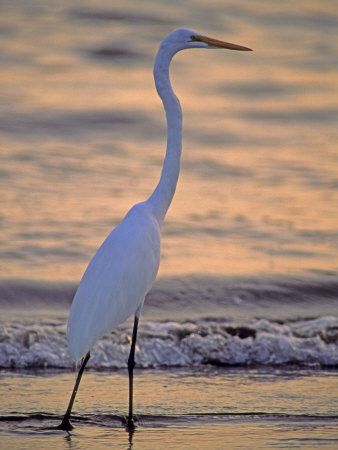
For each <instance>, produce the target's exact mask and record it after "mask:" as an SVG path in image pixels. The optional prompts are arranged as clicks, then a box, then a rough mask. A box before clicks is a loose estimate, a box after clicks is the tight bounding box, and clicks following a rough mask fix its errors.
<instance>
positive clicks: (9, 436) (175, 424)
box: [0, 367, 338, 449]
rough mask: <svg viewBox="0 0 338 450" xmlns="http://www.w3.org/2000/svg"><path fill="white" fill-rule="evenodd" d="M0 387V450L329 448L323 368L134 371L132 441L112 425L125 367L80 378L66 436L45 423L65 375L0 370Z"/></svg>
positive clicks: (337, 437)
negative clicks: (8, 449) (48, 448)
mask: <svg viewBox="0 0 338 450" xmlns="http://www.w3.org/2000/svg"><path fill="white" fill-rule="evenodd" d="M1 381H2V382H1V388H0V389H1V398H2V399H4V400H3V402H2V404H1V412H0V414H1V415H0V418H1V421H2V424H3V425H5V428H2V431H1V432H0V433H1V441H2V443H3V444H4V445H5V448H6V444H7V443H8V444H9V443H10V446H11V448H13V446H15V447H16V448H27V447H25V445H27V442H29V445H30V446H31V447H32V446H34V447H35V448H46V446H53V448H68V447H69V446H71V447H72V448H78V447H79V448H91V447H92V446H93V445H94V444H95V443H96V445H99V446H100V448H101V447H102V448H105V447H108V446H110V447H111V446H112V445H113V446H114V448H128V445H129V440H132V443H133V448H154V447H156V448H258V447H259V448H271V447H277V448H309V449H310V448H315V447H318V446H320V447H323V448H334V446H335V444H336V443H337V442H338V434H337V428H336V424H337V420H338V417H337V406H338V405H337V398H334V396H333V395H332V394H333V392H334V390H335V389H336V384H335V382H336V373H335V372H330V371H311V370H308V369H307V370H294V369H282V370H274V371H272V370H270V369H255V370H253V369H251V370H247V369H219V368H218V369H217V368H207V367H206V368H205V369H204V370H197V371H186V370H180V371H178V370H175V371H168V370H166V371H136V377H135V387H136V391H135V409H136V412H137V424H138V427H137V428H136V431H135V433H134V435H129V434H128V433H127V432H126V431H125V429H124V426H123V423H122V421H123V417H124V415H125V414H126V406H127V395H128V394H127V372H126V371H119V372H101V373H97V372H88V373H87V374H86V376H85V377H84V378H83V384H82V386H81V389H80V391H79V393H78V399H77V402H76V404H75V407H74V419H73V425H75V429H74V431H72V432H71V433H70V435H67V433H65V432H61V431H56V430H53V429H51V427H53V426H57V425H58V424H59V422H60V420H61V416H62V413H63V408H64V407H65V398H64V392H65V391H67V390H69V389H70V387H71V386H72V383H73V381H74V377H73V375H71V374H69V373H48V372H37V373H35V374H30V373H29V372H28V373H20V372H19V373H11V372H2V373H1ZM51 386H53V389H51ZM13 404H15V408H13ZM41 405H43V407H41ZM98 443H99V444H98ZM31 447H30V448H31Z"/></svg>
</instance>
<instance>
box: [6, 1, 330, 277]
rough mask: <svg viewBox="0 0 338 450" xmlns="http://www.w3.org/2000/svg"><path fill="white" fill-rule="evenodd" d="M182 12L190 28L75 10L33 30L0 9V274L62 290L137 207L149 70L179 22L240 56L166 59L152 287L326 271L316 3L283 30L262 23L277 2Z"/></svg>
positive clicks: (326, 82) (324, 132)
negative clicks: (176, 113) (159, 234)
mask: <svg viewBox="0 0 338 450" xmlns="http://www.w3.org/2000/svg"><path fill="white" fill-rule="evenodd" d="M61 3H62V2H61ZM62 4H63V3H62ZM198 5H199V8H201V11H202V12H203V11H204V9H205V11H208V14H209V15H203V14H202V13H201V15H199V16H194V17H193V19H190V18H189V13H190V9H189V8H188V6H182V10H180V14H179V15H181V16H182V22H183V19H185V22H186V23H181V20H177V14H178V13H177V11H175V9H174V7H173V8H171V7H169V5H168V6H163V5H162V6H161V8H162V9H161V8H160V9H159V7H156V8H155V9H154V4H153V3H152V2H147V3H146V4H145V6H144V8H145V9H144V14H150V15H155V16H156V17H159V18H160V17H162V18H163V17H167V20H168V23H165V21H164V23H162V24H161V25H159V24H157V25H156V24H155V23H154V24H153V25H152V26H149V25H146V24H145V23H143V22H142V20H141V21H140V22H135V21H134V22H128V20H126V22H123V21H122V22H119V23H117V22H114V21H113V22H109V20H101V21H100V20H98V19H92V20H90V18H89V19H88V17H87V16H86V15H85V14H84V13H83V11H87V10H88V11H91V8H93V5H92V3H91V2H89V1H88V2H85V5H82V6H81V7H80V6H76V7H74V8H73V9H67V8H68V6H67V5H66V3H64V4H63V8H64V9H62V8H61V9H56V10H55V11H54V13H55V14H54V15H53V17H51V16H50V14H47V12H46V11H42V12H41V13H40V15H37V17H36V20H35V22H34V27H33V26H32V25H29V24H28V23H27V22H26V21H25V20H24V19H25V16H24V13H22V14H21V15H20V14H19V15H18V16H15V12H14V11H12V10H9V9H8V10H7V11H5V12H4V15H3V18H2V22H3V23H7V24H10V23H13V30H14V31H13V32H12V33H11V34H9V35H7V36H6V38H5V39H4V42H3V47H4V49H5V53H6V55H8V56H7V59H6V60H5V63H4V64H3V66H2V78H1V81H0V88H1V91H2V92H3V93H4V94H3V95H4V96H5V100H6V104H3V106H2V107H1V110H0V111H1V117H2V124H3V125H2V131H3V139H2V147H3V148H2V153H1V158H2V173H3V182H2V185H1V196H2V203H3V209H2V236H3V257H2V260H1V264H2V276H3V277H5V278H9V277H16V278H17V277H18V278H43V279H71V280H78V279H79V278H80V277H81V274H82V272H83V270H84V269H85V267H86V265H87V263H88V261H89V259H90V257H91V256H92V255H93V253H94V252H95V250H96V248H97V247H98V246H99V245H100V243H101V242H102V240H103V239H104V238H105V236H106V235H107V234H108V233H109V232H110V230H111V229H112V228H113V227H114V226H115V225H116V224H117V223H118V222H119V220H121V218H122V217H123V216H124V214H125V213H126V212H127V210H128V209H129V208H130V207H131V206H132V205H133V204H134V203H136V202H138V201H142V200H144V199H145V198H147V197H148V196H149V195H150V193H151V192H152V190H153V188H154V187H155V185H156V183H157V180H158V178H159V174H160V170H161V165H162V160H163V157H164V151H165V134H166V129H165V123H164V114H163V110H162V105H161V103H160V100H159V98H158V97H157V95H156V92H155V89H154V86H153V79H152V63H153V58H154V55H155V52H156V49H157V47H158V44H159V42H160V40H161V38H162V37H163V36H164V35H165V34H166V33H167V32H169V31H170V30H171V29H172V28H176V27H178V26H182V25H186V26H189V27H194V28H196V29H198V30H199V31H202V32H205V34H208V35H214V36H215V37H217V38H221V39H225V40H229V41H233V42H236V43H238V44H243V45H248V46H249V47H252V48H253V49H254V52H252V53H251V54H240V53H235V52H226V51H220V50H218V51H210V52H206V51H199V50H194V51H190V52H188V51H186V52H182V53H181V54H179V55H177V56H176V57H175V60H174V62H173V65H172V71H171V73H172V82H173V86H174V89H175V91H176V93H177V95H178V97H179V98H180V100H181V103H182V108H183V113H184V140H183V155H182V171H181V176H180V180H179V184H178V188H177V192H176V196H175V198H174V202H173V204H172V206H171V208H170V210H169V213H168V215H167V220H166V222H165V225H164V227H163V247H162V263H161V267H160V275H163V276H167V275H179V274H181V275H186V274H190V273H209V274H218V275H227V274H230V275H239V274H257V273H265V274H266V273H267V274H269V273H270V274H275V273H281V274H309V273H313V272H318V271H319V272H322V271H324V272H334V273H335V272H336V271H337V267H338V266H337V256H336V255H337V252H336V248H337V236H338V229H337V223H338V221H337V208H336V205H337V200H338V199H337V188H338V184H337V179H338V173H337V156H336V155H337V152H336V138H337V126H336V120H334V117H335V118H336V117H337V114H336V113H337V111H338V94H337V86H338V81H337V77H336V70H335V69H336V64H337V62H336V58H335V55H336V54H337V40H334V39H333V37H334V35H335V33H336V31H335V28H334V27H333V25H332V23H331V22H329V20H328V19H327V20H326V22H325V21H324V19H323V21H322V22H320V21H319V20H318V21H317V19H316V18H317V16H318V17H321V15H322V16H323V17H324V15H325V17H329V16H330V14H333V11H332V3H331V2H329V1H324V2H310V4H309V3H308V2H305V1H302V2H300V3H298V4H297V8H298V9H297V10H296V11H293V14H294V16H292V17H293V21H292V20H291V21H289V22H287V23H288V25H285V23H286V22H285V23H284V22H283V21H282V19H281V21H278V20H277V19H276V17H283V14H285V16H286V17H288V18H289V19H290V14H291V12H290V10H288V9H287V5H286V6H285V5H284V7H283V5H274V4H269V3H267V2H265V1H262V2H260V3H259V4H258V5H256V7H255V9H256V11H250V8H251V7H249V6H247V8H248V10H247V11H246V12H245V13H244V10H243V14H241V15H240V14H238V13H237V12H236V9H233V8H234V5H232V3H229V9H227V10H226V8H224V7H223V5H222V4H221V3H220V2H212V3H208V5H207V4H206V2H198ZM241 5H242V3H241ZM243 5H244V4H243ZM243 5H242V7H243V8H244V6H243ZM96 6H97V7H98V8H102V9H104V8H106V9H107V8H108V6H109V5H108V4H107V3H105V2H100V4H99V5H96ZM81 8H82V9H81ZM86 8H87V9H86ZM163 8H164V10H163ZM166 8H167V10H166ZM257 8H258V9H257ZM134 9H135V4H134V2H132V1H131V2H127V3H126V5H125V6H124V11H125V12H127V11H134ZM231 13H232V14H231ZM126 14H127V13H126ZM84 17H87V19H84ZM269 18H270V19H269ZM272 19H273V20H272ZM332 20H333V19H332ZM274 21H275V22H274ZM192 22H193V23H192Z"/></svg>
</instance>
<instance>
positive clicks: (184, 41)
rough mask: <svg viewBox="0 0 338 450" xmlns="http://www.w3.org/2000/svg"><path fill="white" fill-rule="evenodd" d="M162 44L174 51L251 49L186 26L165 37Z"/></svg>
mask: <svg viewBox="0 0 338 450" xmlns="http://www.w3.org/2000/svg"><path fill="white" fill-rule="evenodd" d="M162 44H163V45H165V46H167V45H168V46H170V47H171V49H172V51H173V52H174V53H176V52H178V51H180V50H184V49H189V48H209V49H210V48H224V49H229V50H239V51H251V49H250V48H248V47H243V46H242V45H237V44H231V43H229V42H224V41H219V40H218V39H214V38H210V37H207V36H204V35H203V34H200V33H197V32H196V31H193V30H188V29H186V28H179V29H177V30H174V31H173V32H172V33H170V34H169V35H168V36H167V37H166V39H164V41H163V43H162Z"/></svg>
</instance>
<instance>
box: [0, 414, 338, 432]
mask: <svg viewBox="0 0 338 450" xmlns="http://www.w3.org/2000/svg"><path fill="white" fill-rule="evenodd" d="M62 418H63V416H61V415H57V414H53V413H44V412H37V413H23V414H9V415H1V416H0V422H28V421H41V422H43V421H53V422H54V421H55V422H57V423H58V422H59V421H61V420H62ZM212 418H214V419H236V418H237V419H239V418H241V419H251V420H252V419H265V420H283V421H323V420H324V421H337V420H338V415H327V414H292V413H271V412H265V411H245V412H206V413H182V414H140V415H136V416H135V421H136V422H137V423H139V424H140V425H144V426H149V425H153V424H159V423H163V424H171V423H177V422H188V421H189V422H190V421H194V420H204V419H212ZM72 421H73V422H74V423H75V424H76V423H85V424H89V425H101V426H111V425H113V424H114V423H115V424H125V423H126V417H125V416H120V415H116V414H92V415H91V414H90V415H76V414H74V415H73V416H72ZM54 428H55V429H56V426H55V427H49V429H54Z"/></svg>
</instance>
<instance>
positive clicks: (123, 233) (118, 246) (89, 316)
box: [59, 29, 250, 430]
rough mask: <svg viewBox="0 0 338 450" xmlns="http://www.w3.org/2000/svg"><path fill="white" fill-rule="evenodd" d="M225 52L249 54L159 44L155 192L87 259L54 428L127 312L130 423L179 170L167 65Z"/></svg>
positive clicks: (194, 36) (204, 40)
mask: <svg viewBox="0 0 338 450" xmlns="http://www.w3.org/2000/svg"><path fill="white" fill-rule="evenodd" d="M189 48H225V49H230V50H242V51H243V50H244V51H245V50H250V49H249V48H247V47H242V46H240V45H235V44H230V43H227V42H223V41H219V40H216V39H213V38H209V37H206V36H204V35H202V34H199V33H196V32H195V31H191V30H188V29H178V30H175V31H173V32H172V33H171V34H169V35H168V36H167V37H166V38H165V39H164V40H163V41H162V43H161V45H160V48H159V50H158V53H157V56H156V59H155V65H154V79H155V84H156V89H157V92H158V95H159V96H160V98H161V100H162V102H163V106H164V109H165V113H166V120H167V130H168V131H167V150H166V155H165V159H164V164H163V168H162V173H161V177H160V180H159V183H158V185H157V186H156V189H155V190H154V192H153V193H152V195H151V196H150V197H149V198H148V200H146V201H145V202H142V203H138V204H136V205H135V206H133V207H132V208H131V209H130V211H129V212H128V213H127V215H126V216H125V218H124V219H123V220H122V222H121V223H120V224H119V225H118V226H117V227H116V228H115V229H114V230H113V231H112V232H111V233H110V234H109V236H108V237H107V238H106V240H105V241H104V242H103V244H102V245H101V247H100V248H99V249H98V251H97V253H96V254H95V256H94V257H93V259H92V260H91V261H90V263H89V265H88V267H87V269H86V271H85V273H84V275H83V278H82V280H81V282H80V284H79V287H78V289H77V291H76V294H75V297H74V300H73V303H72V306H71V310H70V315H69V320H68V328H67V335H68V343H69V351H70V354H71V356H72V357H73V358H74V359H75V360H77V361H78V360H80V359H81V358H83V361H82V365H81V367H80V370H79V374H78V376H77V379H76V383H75V386H74V390H73V393H72V396H71V399H70V402H69V405H68V409H67V411H66V413H65V415H64V418H63V420H62V423H61V424H60V426H59V428H61V429H63V430H71V429H72V428H73V426H72V425H71V423H70V414H71V410H72V406H73V403H74V400H75V396H76V392H77V389H78V386H79V384H80V380H81V376H82V373H83V371H84V368H85V365H86V363H87V362H88V359H89V357H90V353H89V352H90V349H91V348H92V346H93V345H94V344H95V342H96V341H97V340H98V339H100V338H101V337H102V336H103V335H104V334H105V333H107V332H111V331H112V330H113V329H114V328H115V327H116V326H117V325H119V324H121V323H123V322H124V321H125V320H126V319H127V318H128V317H129V316H131V315H132V314H134V315H135V319H134V328H133V336H132V343H131V349H130V355H129V359H128V372H129V415H128V421H127V425H128V427H129V429H131V428H133V427H134V421H133V369H134V366H135V361H134V356H135V345H136V336H137V326H138V321H139V317H140V313H141V310H142V306H143V303H144V298H145V296H146V294H147V292H148V291H149V289H150V288H151V286H152V283H153V281H154V279H155V277H156V274H157V271H158V267H159V262H160V233H161V225H162V223H163V220H164V217H165V214H166V212H167V210H168V208H169V205H170V203H171V201H172V198H173V196H174V193H175V189H176V184H177V179H178V176H179V172H180V157H181V141H182V111H181V107H180V103H179V100H178V99H177V97H176V95H175V94H174V92H173V90H172V88H171V84H170V79H169V65H170V61H171V59H172V57H173V56H174V55H175V53H177V52H178V51H180V50H184V49H189Z"/></svg>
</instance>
